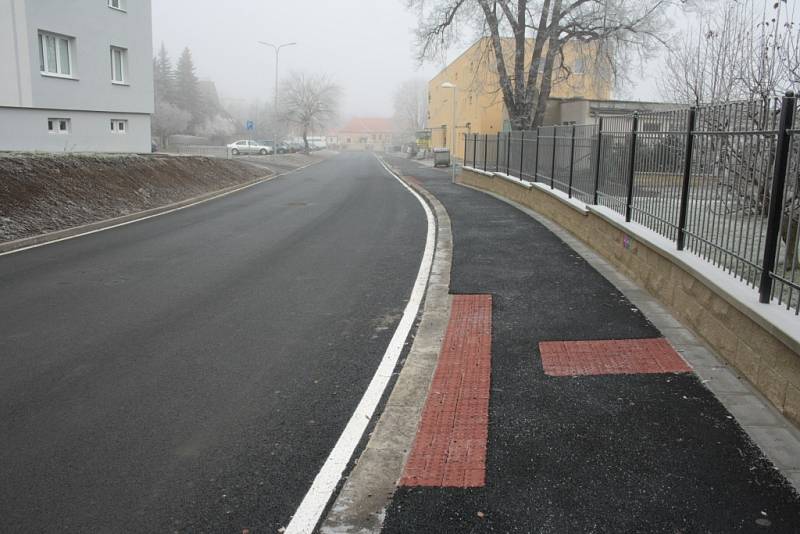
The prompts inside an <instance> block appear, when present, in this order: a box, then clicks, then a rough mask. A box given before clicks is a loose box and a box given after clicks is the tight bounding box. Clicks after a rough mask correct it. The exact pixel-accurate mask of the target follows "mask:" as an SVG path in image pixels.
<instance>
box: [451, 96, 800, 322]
mask: <svg viewBox="0 0 800 534" xmlns="http://www.w3.org/2000/svg"><path fill="white" fill-rule="evenodd" d="M797 108H798V99H797V98H796V97H795V96H794V94H793V93H787V95H786V96H785V97H783V98H782V99H768V100H758V101H748V102H735V103H729V104H720V105H709V106H699V107H692V108H685V109H676V110H672V111H663V112H648V113H640V114H634V115H625V116H615V117H604V118H600V119H599V120H598V123H597V124H591V125H562V126H542V127H539V128H537V129H536V130H530V131H513V132H501V133H497V134H492V135H487V134H466V135H465V138H464V149H465V158H464V160H465V165H468V166H471V167H473V168H476V169H481V170H484V171H490V172H502V173H506V174H508V175H512V176H516V177H519V178H521V179H523V180H527V181H530V182H538V183H542V184H545V185H546V186H549V187H550V188H552V189H557V190H559V191H562V192H564V193H565V194H566V195H567V196H568V197H570V198H576V199H578V200H580V201H583V202H585V203H587V204H594V205H600V206H605V207H607V208H609V209H611V210H614V211H615V212H617V213H619V214H620V215H621V216H623V217H625V220H626V221H634V222H637V223H640V224H642V225H643V226H645V227H647V228H649V229H650V230H652V231H654V232H656V233H658V234H660V235H661V236H663V237H666V238H668V239H670V240H672V241H674V242H675V244H676V247H677V249H678V250H684V249H687V250H690V251H692V252H694V253H695V254H697V255H699V256H700V257H702V258H704V259H706V260H708V261H709V262H711V263H713V264H714V265H717V266H718V267H720V268H722V269H724V270H726V271H727V272H729V273H731V274H733V275H734V276H736V277H738V278H739V279H740V280H742V281H744V282H745V283H746V284H748V285H749V286H751V287H754V288H757V289H758V291H759V294H760V301H761V302H763V303H767V302H770V301H777V302H778V303H779V304H781V305H784V306H786V308H787V309H793V310H794V313H795V315H798V314H800V250H798V241H800V135H799V134H800V113H798V112H796V111H797Z"/></svg>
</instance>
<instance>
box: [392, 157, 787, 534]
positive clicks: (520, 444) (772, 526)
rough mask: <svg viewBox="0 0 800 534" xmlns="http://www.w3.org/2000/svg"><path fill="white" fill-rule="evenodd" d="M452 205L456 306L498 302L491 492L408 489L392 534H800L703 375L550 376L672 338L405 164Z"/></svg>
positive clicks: (531, 232)
mask: <svg viewBox="0 0 800 534" xmlns="http://www.w3.org/2000/svg"><path fill="white" fill-rule="evenodd" d="M390 163H392V164H393V165H394V166H395V167H396V168H398V169H399V170H401V171H402V172H403V174H405V175H407V176H412V177H415V178H417V179H418V180H419V181H420V182H421V183H422V184H423V185H424V186H425V187H426V188H427V189H428V190H429V191H430V192H432V193H433V194H434V195H436V197H437V198H438V199H439V200H440V201H441V202H442V203H443V204H444V206H445V207H446V209H447V210H448V213H449V215H450V218H451V222H452V228H453V236H454V258H453V269H452V278H451V292H452V293H491V294H492V296H493V304H494V305H493V336H492V389H491V398H490V408H489V442H488V456H487V483H486V487H485V488H480V489H454V488H399V489H398V490H397V492H396V493H395V496H394V498H393V501H392V503H391V505H390V507H389V509H388V511H387V515H386V521H385V528H384V532H385V533H412V532H413V533H451V532H452V533H481V532H498V533H500V532H501V533H507V532H520V533H527V532H541V533H578V532H580V533H584V532H609V533H612V532H613V533H622V532H647V533H656V532H664V533H673V534H674V533H729V532H748V533H749V532H756V533H757V532H773V533H776V532H781V533H784V532H786V533H789V532H800V499H799V498H798V496H797V494H796V493H795V492H794V490H793V489H792V488H791V486H789V484H788V483H787V482H786V480H785V479H784V478H783V477H782V476H781V475H780V474H779V473H778V472H777V471H775V470H774V469H772V467H771V464H770V463H769V462H768V461H767V460H765V459H764V458H763V456H762V455H761V453H760V451H759V450H758V449H757V448H756V447H755V446H754V445H753V444H752V443H751V442H750V441H749V439H748V438H747V437H746V435H745V434H744V433H743V431H742V430H741V428H740V427H739V426H738V423H736V421H735V420H734V419H733V418H732V417H731V416H730V414H729V413H728V412H727V411H726V410H725V408H724V407H723V406H722V405H721V404H720V403H719V402H718V401H717V400H716V398H715V397H714V396H713V395H712V394H711V392H710V391H708V390H707V389H706V388H705V387H704V386H703V385H702V384H701V383H700V381H699V380H698V379H697V378H696V377H695V375H693V374H652V375H618V376H580V377H548V376H546V375H544V373H543V371H542V365H541V359H540V355H539V352H538V342H539V341H545V340H594V339H628V338H652V337H660V334H659V332H658V330H657V329H656V328H655V327H654V326H653V325H652V324H650V323H649V322H648V321H647V320H646V318H645V317H644V316H643V315H642V314H641V313H640V312H639V311H638V310H637V309H636V308H635V307H634V306H633V305H632V304H631V303H630V302H629V301H627V299H626V298H625V297H624V296H623V295H622V294H621V293H619V291H617V290H616V289H615V288H614V287H613V286H612V285H611V284H610V283H609V282H608V281H607V280H606V279H605V278H603V277H602V276H601V275H600V274H599V273H597V272H596V271H595V270H594V269H593V268H592V267H591V266H590V265H588V264H587V263H586V262H585V261H584V260H583V259H582V258H581V257H580V256H578V255H577V254H576V253H575V252H574V251H572V249H570V248H569V247H568V246H567V245H565V244H564V243H563V242H561V241H560V240H559V239H558V238H557V237H556V236H555V235H553V234H552V233H550V232H549V231H548V230H547V229H546V228H544V227H543V226H542V225H540V224H539V223H537V222H536V221H534V220H533V219H531V218H530V217H528V216H527V215H525V214H524V213H522V212H520V211H518V210H516V209H514V208H512V207H511V206H508V205H507V204H505V203H503V202H501V201H499V200H497V199H494V198H492V197H490V196H488V195H485V194H483V193H480V192H477V191H473V190H470V189H467V188H464V187H460V186H455V185H451V184H450V183H449V182H450V176H449V173H448V172H445V171H442V170H433V169H430V168H426V167H422V166H420V165H418V164H416V163H414V162H410V161H408V160H404V159H401V158H391V159H390Z"/></svg>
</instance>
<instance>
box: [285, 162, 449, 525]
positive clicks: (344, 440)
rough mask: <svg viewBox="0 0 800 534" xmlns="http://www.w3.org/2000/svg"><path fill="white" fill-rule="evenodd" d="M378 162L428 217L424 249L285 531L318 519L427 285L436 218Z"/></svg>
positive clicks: (386, 381) (388, 376)
mask: <svg viewBox="0 0 800 534" xmlns="http://www.w3.org/2000/svg"><path fill="white" fill-rule="evenodd" d="M378 162H379V163H380V164H381V166H382V167H383V168H384V169H385V170H386V172H388V173H389V174H390V175H391V176H392V177H393V178H394V179H396V180H397V181H398V182H400V183H401V184H402V185H403V187H405V188H406V189H408V191H409V192H411V194H412V195H414V197H415V198H416V199H417V200H418V201H419V203H420V204H422V207H423V209H424V210H425V217H426V218H427V221H428V232H427V237H426V240H425V252H424V253H423V255H422V262H421V263H420V266H419V272H418V273H417V279H416V281H415V282H414V288H413V289H412V290H411V298H410V299H409V300H408V304H407V305H406V309H405V310H404V311H403V317H402V318H401V319H400V323H399V324H398V325H397V329H396V330H395V331H394V335H393V336H392V339H391V341H390V342H389V346H388V347H387V348H386V352H385V353H384V355H383V359H382V360H381V363H380V365H379V366H378V369H377V371H375V375H374V376H373V377H372V380H371V381H370V383H369V386H368V387H367V390H366V391H365V392H364V396H363V397H361V401H360V402H359V403H358V406H357V407H356V410H355V412H353V415H352V416H351V417H350V420H349V421H348V422H347V426H346V427H345V429H344V431H343V432H342V434H341V436H339V440H338V441H337V442H336V445H334V447H333V450H332V451H331V453H330V454H329V455H328V458H327V460H325V464H324V465H323V466H322V469H320V471H319V473H317V476H316V477H315V478H314V482H313V483H312V484H311V488H310V489H309V490H308V492H307V493H306V495H305V497H304V498H303V501H302V502H301V503H300V506H299V507H298V508H297V511H296V512H295V514H294V516H293V517H292V520H291V521H290V522H289V525H288V526H287V527H286V531H285V534H310V533H311V532H313V531H314V528H315V527H316V526H317V523H319V520H320V516H322V512H323V511H324V510H325V507H326V506H327V505H328V502H330V500H331V498H332V497H333V492H334V491H335V490H336V486H337V485H338V484H339V480H341V478H342V473H343V472H344V469H345V468H346V467H347V464H348V462H350V459H351V458H352V457H353V453H354V452H355V450H356V447H357V446H358V443H359V442H360V441H361V438H362V436H363V435H364V432H365V431H366V429H367V425H368V424H369V422H370V420H371V419H372V417H373V416H374V415H375V408H377V406H378V403H379V402H380V400H381V397H382V396H383V393H384V391H385V390H386V386H387V385H388V384H389V380H390V379H391V377H392V371H394V368H395V366H396V365H397V360H398V358H399V357H400V353H401V352H402V351H403V345H404V344H405V341H406V338H408V334H409V332H410V331H411V327H412V326H413V324H414V319H415V318H416V316H417V313H419V308H420V305H421V304H422V298H423V296H424V295H425V288H426V287H427V285H428V278H429V277H430V272H431V267H432V265H433V253H434V247H435V243H436V220H435V219H434V217H433V212H431V209H430V208H429V207H428V204H427V203H426V202H425V200H423V198H422V197H421V196H419V194H418V193H417V192H416V191H414V190H413V189H412V188H411V187H409V186H408V184H406V183H405V182H404V181H403V180H401V179H400V178H399V177H398V176H397V175H395V173H393V172H392V171H391V170H390V169H389V167H387V166H386V164H385V163H383V161H381V160H380V159H378Z"/></svg>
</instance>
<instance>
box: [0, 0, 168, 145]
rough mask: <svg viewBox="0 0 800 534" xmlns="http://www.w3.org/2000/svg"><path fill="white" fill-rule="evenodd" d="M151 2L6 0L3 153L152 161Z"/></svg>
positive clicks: (2, 13) (0, 1)
mask: <svg viewBox="0 0 800 534" xmlns="http://www.w3.org/2000/svg"><path fill="white" fill-rule="evenodd" d="M151 17H152V15H151V9H150V0H69V1H66V0H0V150H25V151H27V150H36V151H47V152H64V151H67V152H149V151H150V139H151V137H150V115H151V114H152V113H153V63H152V61H153V60H152V58H153V45H152V21H151Z"/></svg>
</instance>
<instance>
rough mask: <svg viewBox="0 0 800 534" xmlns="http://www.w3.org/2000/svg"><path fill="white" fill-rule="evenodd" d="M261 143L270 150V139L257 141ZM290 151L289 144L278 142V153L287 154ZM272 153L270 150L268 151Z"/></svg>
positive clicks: (271, 143) (271, 144)
mask: <svg viewBox="0 0 800 534" xmlns="http://www.w3.org/2000/svg"><path fill="white" fill-rule="evenodd" d="M259 143H261V144H262V145H264V146H266V147H269V148H270V150H271V149H272V146H273V142H272V141H266V140H264V141H259ZM290 152H291V150H290V148H289V145H287V144H286V143H278V154H289V153H290ZM270 153H272V152H270Z"/></svg>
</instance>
